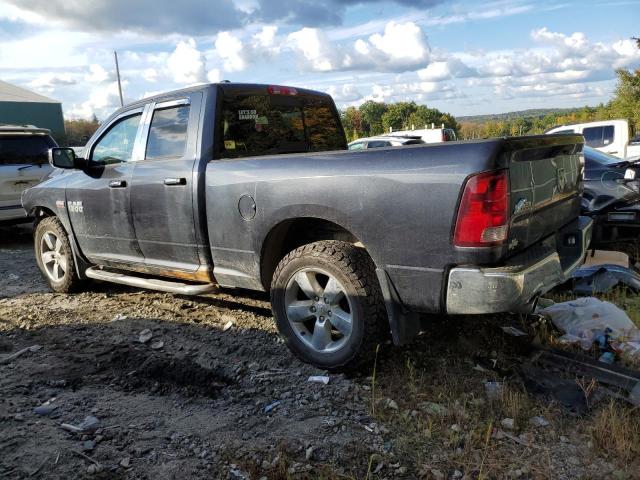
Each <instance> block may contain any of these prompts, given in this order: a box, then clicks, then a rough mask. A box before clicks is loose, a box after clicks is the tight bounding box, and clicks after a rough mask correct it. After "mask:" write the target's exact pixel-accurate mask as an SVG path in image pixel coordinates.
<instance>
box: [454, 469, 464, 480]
mask: <svg viewBox="0 0 640 480" xmlns="http://www.w3.org/2000/svg"><path fill="white" fill-rule="evenodd" d="M463 476H464V474H463V473H462V472H461V471H460V470H454V471H453V475H451V477H452V478H456V479H457V478H462V477H463Z"/></svg>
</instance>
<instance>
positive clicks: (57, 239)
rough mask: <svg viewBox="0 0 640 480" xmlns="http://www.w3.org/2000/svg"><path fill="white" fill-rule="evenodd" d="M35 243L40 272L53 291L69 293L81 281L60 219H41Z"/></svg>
mask: <svg viewBox="0 0 640 480" xmlns="http://www.w3.org/2000/svg"><path fill="white" fill-rule="evenodd" d="M34 244H35V253H36V261H37V262H38V267H39V268H40V272H41V273H42V276H43V277H44V279H45V281H46V282H47V283H48V284H49V287H51V289H52V290H53V291H55V292H59V293H67V292H70V291H72V290H73V289H74V288H76V287H77V286H78V285H79V284H80V283H81V282H80V279H78V276H77V274H76V270H75V264H74V261H73V253H72V251H71V243H69V237H68V236H67V232H66V231H65V229H64V227H63V226H62V224H61V223H60V220H58V219H57V218H56V217H48V218H45V219H44V220H42V221H40V223H38V226H37V227H36V231H35V235H34Z"/></svg>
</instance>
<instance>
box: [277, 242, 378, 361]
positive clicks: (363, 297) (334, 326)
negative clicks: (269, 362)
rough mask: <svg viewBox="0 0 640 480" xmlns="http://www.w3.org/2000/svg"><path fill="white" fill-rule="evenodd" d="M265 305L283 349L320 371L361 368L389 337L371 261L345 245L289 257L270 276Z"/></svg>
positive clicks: (319, 245)
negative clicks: (270, 310)
mask: <svg viewBox="0 0 640 480" xmlns="http://www.w3.org/2000/svg"><path fill="white" fill-rule="evenodd" d="M271 304H272V308H273V312H274V315H275V317H276V322H277V325H278V330H279V331H280V334H281V335H282V336H283V337H284V338H285V341H286V343H287V346H288V347H289V348H290V349H291V351H292V352H293V353H294V354H295V355H296V356H297V357H298V358H300V359H301V360H302V361H304V362H307V363H311V364H313V365H315V366H317V367H320V368H326V369H332V370H333V369H339V368H341V367H346V366H356V365H358V364H360V363H362V362H363V361H364V360H367V359H369V358H370V357H371V356H372V355H373V354H374V352H375V348H376V345H377V344H378V343H380V342H381V341H383V340H384V339H385V336H386V335H388V332H389V326H388V325H389V324H388V321H387V318H386V310H385V308H384V302H383V300H382V294H381V292H380V287H379V285H378V281H377V278H376V275H375V268H374V265H373V262H372V261H371V259H370V258H369V256H368V255H367V254H366V252H365V251H364V250H363V249H361V248H357V247H354V246H353V245H351V244H349V243H346V242H338V241H333V240H330V241H321V242H315V243H311V244H309V245H305V246H302V247H300V248H297V249H296V250H294V251H292V252H291V253H289V254H288V255H287V256H286V257H285V258H284V259H282V261H281V262H280V263H279V265H278V267H277V268H276V271H275V273H274V276H273V281H272V284H271Z"/></svg>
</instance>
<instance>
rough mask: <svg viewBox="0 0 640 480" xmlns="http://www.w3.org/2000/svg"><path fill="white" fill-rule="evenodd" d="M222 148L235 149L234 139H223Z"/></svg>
mask: <svg viewBox="0 0 640 480" xmlns="http://www.w3.org/2000/svg"><path fill="white" fill-rule="evenodd" d="M224 148H225V149H226V150H235V149H236V141H235V140H225V141H224Z"/></svg>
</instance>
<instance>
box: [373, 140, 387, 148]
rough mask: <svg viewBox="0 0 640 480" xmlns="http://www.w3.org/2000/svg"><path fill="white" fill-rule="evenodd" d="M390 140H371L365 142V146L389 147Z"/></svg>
mask: <svg viewBox="0 0 640 480" xmlns="http://www.w3.org/2000/svg"><path fill="white" fill-rule="evenodd" d="M390 146H391V143H390V142H384V141H382V140H374V141H373V142H369V143H367V148H382V147H390Z"/></svg>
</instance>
